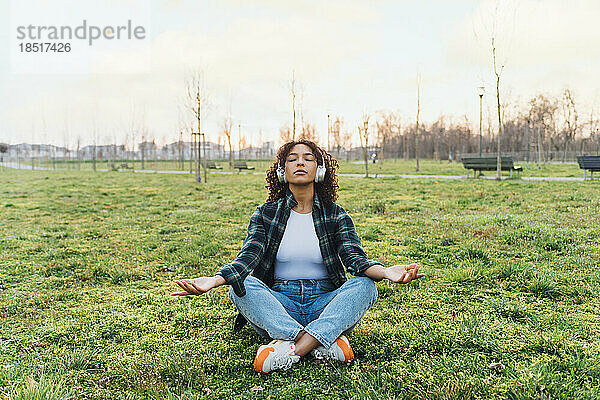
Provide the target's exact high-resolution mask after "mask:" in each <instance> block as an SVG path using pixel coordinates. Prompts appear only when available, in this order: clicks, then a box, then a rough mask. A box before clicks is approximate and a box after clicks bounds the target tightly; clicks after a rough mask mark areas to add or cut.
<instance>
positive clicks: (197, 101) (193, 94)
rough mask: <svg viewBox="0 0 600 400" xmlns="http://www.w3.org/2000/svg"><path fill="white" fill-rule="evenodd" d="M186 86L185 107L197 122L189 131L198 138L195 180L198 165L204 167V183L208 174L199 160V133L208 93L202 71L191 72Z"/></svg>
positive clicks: (198, 177) (204, 165) (198, 180)
mask: <svg viewBox="0 0 600 400" xmlns="http://www.w3.org/2000/svg"><path fill="white" fill-rule="evenodd" d="M186 87H187V99H186V104H187V109H188V110H189V111H190V112H191V113H192V115H193V116H194V119H195V120H196V122H197V129H198V131H197V132H193V131H192V132H191V134H192V136H194V137H196V136H197V138H196V139H198V143H197V149H196V155H197V158H196V160H197V162H196V182H200V167H202V168H203V169H204V183H206V181H207V178H208V175H207V170H206V163H205V162H204V163H201V162H200V157H201V153H200V143H201V141H200V135H201V134H202V133H203V132H202V118H203V115H204V112H205V111H206V108H207V105H208V94H207V91H206V89H205V85H204V74H203V72H202V71H200V70H198V69H196V70H194V71H193V72H192V73H191V74H190V77H189V78H188V80H187V83H186Z"/></svg>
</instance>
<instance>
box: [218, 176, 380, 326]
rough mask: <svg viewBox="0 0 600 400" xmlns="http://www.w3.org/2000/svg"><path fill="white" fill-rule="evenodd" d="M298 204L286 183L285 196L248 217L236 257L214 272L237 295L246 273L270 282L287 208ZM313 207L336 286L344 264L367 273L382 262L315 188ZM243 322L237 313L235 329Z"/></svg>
mask: <svg viewBox="0 0 600 400" xmlns="http://www.w3.org/2000/svg"><path fill="white" fill-rule="evenodd" d="M297 204H298V202H297V201H296V199H295V198H294V195H293V194H292V192H291V191H290V189H289V187H288V188H287V190H286V194H285V196H284V197H282V198H280V199H277V200H274V201H269V202H266V203H263V204H261V205H260V206H258V207H257V208H256V210H255V211H254V213H253V214H252V216H251V217H250V224H249V225H248V234H247V236H246V239H244V243H243V245H242V248H241V250H240V252H239V253H238V255H237V257H236V258H235V260H233V261H232V262H230V263H227V264H225V265H224V266H223V268H221V270H220V271H219V272H217V275H221V276H222V277H223V279H225V281H226V282H227V283H228V284H230V285H231V286H232V288H233V290H234V292H235V294H236V295H238V296H239V297H242V296H244V295H245V294H246V289H245V287H244V279H246V277H247V276H248V275H249V274H252V275H253V276H254V277H256V278H258V279H260V280H261V281H263V282H265V284H266V285H267V286H269V287H271V286H272V285H273V281H274V271H275V259H276V256H277V251H278V250H279V244H280V243H281V239H282V237H283V233H284V231H285V228H286V225H287V220H288V218H289V216H290V210H291V209H292V208H294V207H295V206H296V205H297ZM312 210H313V213H312V217H313V222H314V226H315V231H316V234H317V237H318V239H319V247H320V249H321V256H322V257H323V264H324V265H325V268H326V269H327V273H328V275H329V279H331V281H332V282H333V284H334V285H335V286H336V287H340V286H342V284H343V283H344V282H345V281H346V280H347V278H346V273H345V270H344V266H345V267H346V270H347V271H348V272H350V273H351V274H352V275H355V276H366V275H365V274H364V272H365V270H366V269H368V268H369V267H371V266H373V265H376V264H380V265H383V264H381V263H380V262H378V261H375V260H370V259H368V258H367V255H366V253H365V251H364V250H363V248H362V246H361V243H360V239H359V237H358V235H357V234H356V230H355V229H354V223H353V222H352V218H350V215H348V213H347V212H346V211H345V210H344V209H343V208H342V207H341V206H340V205H338V204H337V203H335V202H333V203H331V204H330V205H329V206H326V205H325V204H324V203H323V202H321V200H320V199H319V196H318V195H317V193H316V192H315V195H314V198H313V209H312ZM342 263H343V266H342ZM245 322H246V321H245V319H244V317H243V316H242V315H241V314H238V316H237V318H236V321H235V327H234V328H235V330H236V331H237V330H239V329H241V327H242V326H243V325H244V323H245Z"/></svg>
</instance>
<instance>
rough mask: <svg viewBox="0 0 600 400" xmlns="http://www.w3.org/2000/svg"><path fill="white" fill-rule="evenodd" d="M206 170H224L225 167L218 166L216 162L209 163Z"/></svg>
mask: <svg viewBox="0 0 600 400" xmlns="http://www.w3.org/2000/svg"><path fill="white" fill-rule="evenodd" d="M206 168H208V169H223V167H222V166H221V165H217V163H216V162H214V161H207V162H206Z"/></svg>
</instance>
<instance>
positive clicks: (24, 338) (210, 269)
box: [0, 169, 600, 399]
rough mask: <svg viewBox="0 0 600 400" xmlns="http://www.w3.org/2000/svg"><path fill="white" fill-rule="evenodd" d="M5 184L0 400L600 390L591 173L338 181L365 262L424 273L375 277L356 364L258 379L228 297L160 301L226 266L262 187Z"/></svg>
mask: <svg viewBox="0 0 600 400" xmlns="http://www.w3.org/2000/svg"><path fill="white" fill-rule="evenodd" d="M0 176H1V179H2V186H0V398H1V397H2V396H3V395H4V397H6V398H7V399H29V398H31V399H33V398H47V399H62V398H65V397H67V396H71V397H72V398H88V399H136V398H140V399H165V398H168V399H196V398H222V399H229V398H253V399H254V398H264V399H267V398H272V399H281V398H288V399H296V398H302V397H305V396H306V397H308V398H315V399H324V398H332V399H333V398H335V399H337V398H351V399H387V398H417V399H434V398H447V399H454V398H510V399H531V398H568V399H571V398H579V399H592V398H598V396H600V391H599V389H598V387H600V333H599V332H600V318H599V317H598V315H600V302H599V300H598V299H599V294H600V293H599V292H600V266H599V263H598V260H599V259H600V217H599V215H600V200H599V197H598V190H599V186H598V182H597V181H595V182H590V181H587V182H527V181H519V180H507V181H501V182H497V181H489V180H470V181H464V180H461V181H446V180H433V179H427V180H418V179H417V180H408V179H399V178H381V179H376V180H365V179H363V178H351V177H341V178H340V198H339V200H338V203H339V204H340V205H342V206H343V207H344V208H345V209H346V210H347V211H348V212H349V213H350V215H351V216H352V218H353V220H354V222H355V224H356V229H357V231H358V234H359V236H360V237H361V239H362V243H363V247H364V248H365V250H366V252H367V254H368V255H369V257H370V258H373V259H376V260H378V261H381V262H383V263H384V264H386V265H393V264H397V263H409V262H418V263H420V264H421V265H422V266H423V267H422V269H423V271H424V272H425V273H426V274H427V276H426V277H424V278H422V279H421V280H419V281H417V282H414V283H412V284H410V285H406V286H405V285H395V284H391V283H389V282H381V283H379V284H378V290H379V299H378V301H377V302H376V303H375V305H374V306H373V307H372V308H371V309H370V310H369V311H368V312H367V314H366V315H365V317H364V318H363V321H362V322H361V324H359V326H358V327H357V328H356V330H355V331H354V332H353V334H352V335H351V336H350V341H351V343H352V346H353V349H354V351H355V353H356V355H357V359H356V360H355V361H354V362H353V363H352V364H351V365H350V366H338V365H333V364H332V365H315V364H313V363H312V362H311V361H310V360H303V361H302V362H301V363H300V365H298V366H296V367H295V368H294V369H293V370H290V371H288V372H279V373H274V374H272V375H268V376H259V375H257V374H256V373H255V372H254V371H253V370H252V360H253V357H254V354H255V352H256V349H257V348H258V346H259V345H260V344H261V343H262V341H261V340H260V338H259V337H258V336H257V335H256V334H255V333H254V332H253V331H252V330H251V329H250V328H249V327H245V328H244V329H243V330H242V332H241V334H237V335H235V334H233V332H232V322H233V318H234V316H235V314H236V312H235V310H234V308H233V306H232V305H231V304H230V302H229V299H228V297H227V288H228V287H222V288H218V289H216V290H213V291H211V292H209V293H207V294H206V295H204V296H202V297H199V296H195V297H185V298H181V297H177V298H175V297H171V296H169V293H171V292H172V291H175V290H178V289H179V288H178V286H177V285H175V284H174V283H173V280H175V279H179V278H184V277H185V278H190V277H195V276H200V275H208V274H213V273H214V272H216V271H217V270H218V269H219V268H220V267H221V266H222V265H223V264H224V263H226V262H228V261H231V260H232V259H233V258H235V256H236V255H237V252H238V251H239V249H240V247H241V243H242V241H243V239H244V238H245V235H246V228H247V225H248V221H249V217H250V214H251V213H252V211H253V210H254V208H255V207H256V206H257V205H259V204H261V203H263V202H264V201H265V199H266V191H265V189H264V177H263V176H256V175H213V176H211V182H210V184H209V185H208V186H204V185H197V184H194V183H193V179H192V177H190V176H187V175H184V176H180V175H160V174H130V173H95V174H94V173H91V172H75V171H71V172H60V171H56V172H53V171H49V172H43V171H14V170H10V169H5V170H3V171H1V172H0ZM492 363H501V364H502V366H503V367H500V368H495V369H490V368H489V365H490V364H492ZM256 389H258V390H256ZM41 392H43V393H44V394H40V393H41ZM43 396H45V397H43Z"/></svg>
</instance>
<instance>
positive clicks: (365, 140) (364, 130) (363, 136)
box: [358, 112, 371, 178]
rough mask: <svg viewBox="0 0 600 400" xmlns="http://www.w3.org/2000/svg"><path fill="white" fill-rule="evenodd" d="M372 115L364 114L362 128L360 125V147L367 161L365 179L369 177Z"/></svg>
mask: <svg viewBox="0 0 600 400" xmlns="http://www.w3.org/2000/svg"><path fill="white" fill-rule="evenodd" d="M370 118H371V115H370V114H369V113H367V112H364V113H363V115H362V121H361V122H362V126H361V124H358V136H359V138H360V147H362V151H363V158H364V161H365V177H366V178H368V177H369V160H368V158H369V157H368V153H367V152H368V150H369V119H370Z"/></svg>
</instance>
